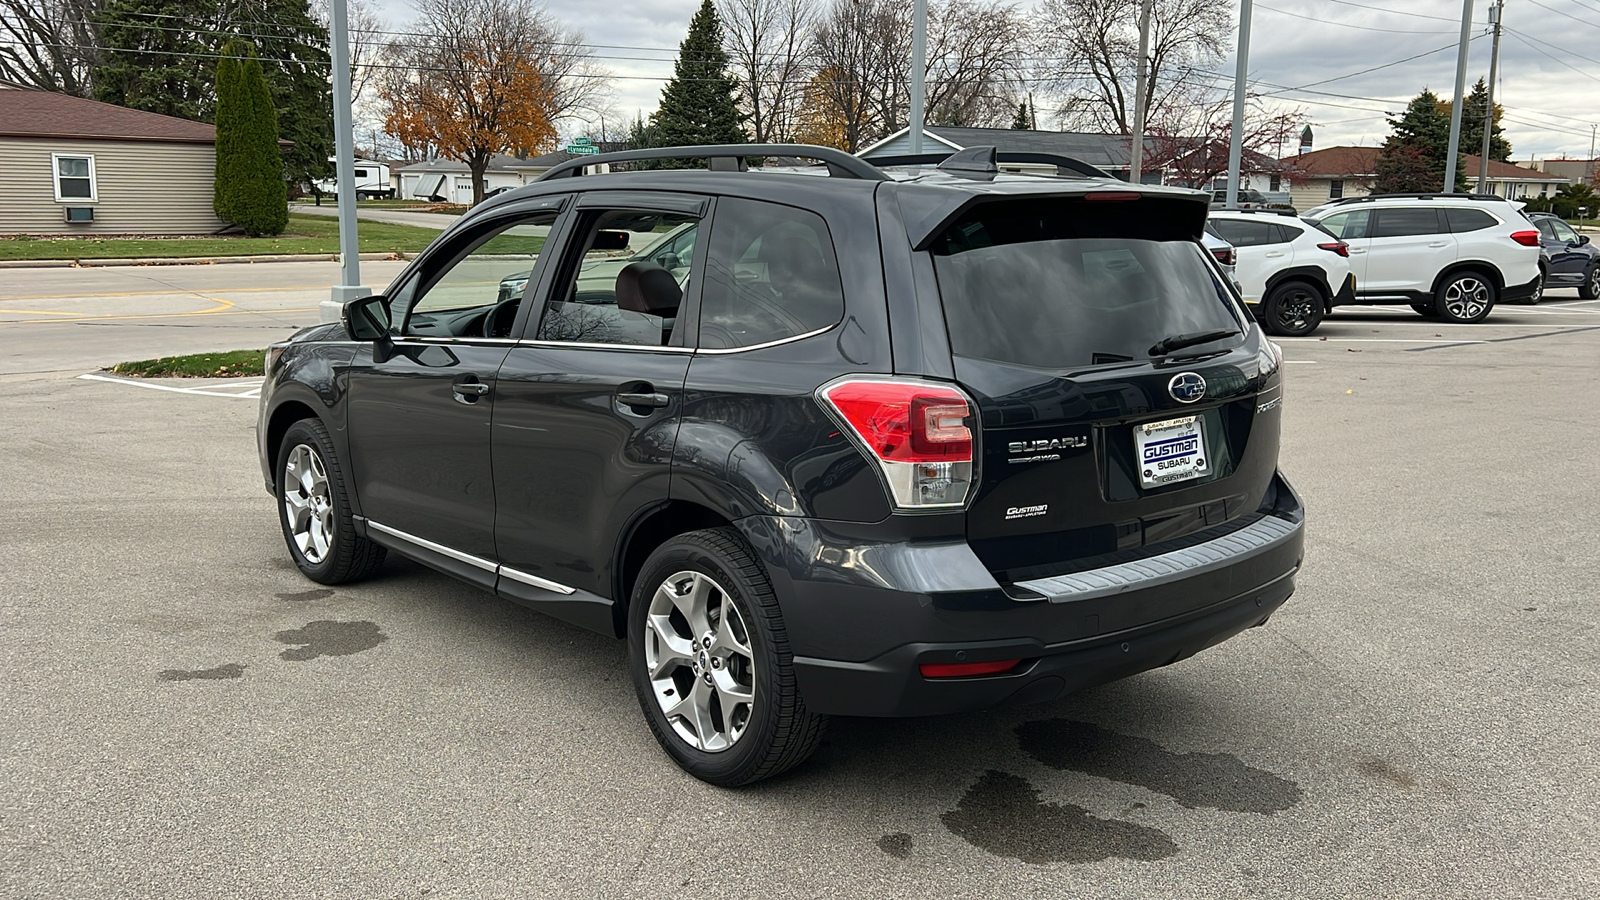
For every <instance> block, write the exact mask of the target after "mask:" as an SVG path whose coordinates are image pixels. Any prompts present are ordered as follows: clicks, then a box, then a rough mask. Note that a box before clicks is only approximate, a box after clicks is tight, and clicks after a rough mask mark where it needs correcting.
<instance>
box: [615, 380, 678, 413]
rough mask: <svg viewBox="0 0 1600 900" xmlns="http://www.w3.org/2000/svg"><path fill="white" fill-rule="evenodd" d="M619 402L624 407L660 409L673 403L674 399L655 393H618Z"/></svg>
mask: <svg viewBox="0 0 1600 900" xmlns="http://www.w3.org/2000/svg"><path fill="white" fill-rule="evenodd" d="M646 387H648V385H646ZM617 402H618V403H621V404H622V405H623V406H648V407H654V408H656V409H660V408H661V407H663V406H666V405H667V404H668V403H671V402H672V398H671V397H668V396H667V395H666V394H659V393H656V392H654V391H637V392H635V391H618V392H617Z"/></svg>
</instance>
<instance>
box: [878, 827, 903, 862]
mask: <svg viewBox="0 0 1600 900" xmlns="http://www.w3.org/2000/svg"><path fill="white" fill-rule="evenodd" d="M878 849H879V850H882V851H883V852H885V853H887V854H889V855H890V856H892V857H894V858H895V859H905V858H906V857H908V856H910V855H911V835H909V834H906V833H905V832H904V831H897V832H895V833H894V834H886V835H884V836H883V837H881V838H878Z"/></svg>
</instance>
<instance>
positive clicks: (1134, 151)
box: [1128, 0, 1155, 184]
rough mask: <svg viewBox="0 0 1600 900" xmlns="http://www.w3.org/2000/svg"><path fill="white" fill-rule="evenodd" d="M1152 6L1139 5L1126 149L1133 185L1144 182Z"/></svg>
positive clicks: (1149, 3) (1150, 3)
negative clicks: (1136, 68) (1130, 128)
mask: <svg viewBox="0 0 1600 900" xmlns="http://www.w3.org/2000/svg"><path fill="white" fill-rule="evenodd" d="M1153 5H1155V0H1144V2H1143V3H1141V4H1139V74H1138V76H1137V77H1136V78H1135V79H1134V91H1135V95H1134V98H1133V143H1132V146H1130V147H1129V148H1128V180H1129V181H1130V182H1132V183H1134V184H1138V183H1139V182H1141V181H1143V180H1144V119H1145V116H1147V115H1149V110H1147V109H1145V102H1144V95H1145V93H1146V90H1147V88H1146V83H1147V82H1148V81H1149V78H1150V7H1151V6H1153Z"/></svg>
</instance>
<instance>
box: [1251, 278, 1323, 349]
mask: <svg viewBox="0 0 1600 900" xmlns="http://www.w3.org/2000/svg"><path fill="white" fill-rule="evenodd" d="M1326 309H1327V303H1326V301H1324V300H1323V299H1322V294H1321V292H1319V291H1318V290H1317V289H1316V288H1315V287H1313V286H1312V285H1310V284H1308V283H1306V282H1304V281H1287V282H1284V283H1283V284H1280V285H1278V286H1277V287H1275V288H1273V289H1272V292H1271V293H1269V294H1267V299H1266V300H1265V301H1264V302H1263V303H1262V304H1261V324H1262V326H1263V327H1265V328H1266V329H1267V333H1268V334H1272V335H1278V336H1281V337H1304V336H1305V335H1308V334H1310V333H1311V332H1313V331H1316V330H1317V326H1318V325H1321V324H1322V316H1323V313H1324V311H1325V310H1326Z"/></svg>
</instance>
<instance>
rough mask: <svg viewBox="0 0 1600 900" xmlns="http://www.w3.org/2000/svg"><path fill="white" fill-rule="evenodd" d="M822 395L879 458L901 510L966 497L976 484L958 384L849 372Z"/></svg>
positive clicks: (958, 502)
mask: <svg viewBox="0 0 1600 900" xmlns="http://www.w3.org/2000/svg"><path fill="white" fill-rule="evenodd" d="M817 397H818V399H819V400H820V401H821V402H822V405H823V408H824V409H826V410H827V411H828V412H829V413H830V414H832V415H833V417H834V418H835V419H836V420H838V422H839V423H840V424H841V425H843V426H845V428H846V429H847V430H848V432H849V433H850V434H851V435H853V436H854V438H855V440H856V442H857V443H858V444H859V445H861V447H862V448H863V449H865V450H866V451H867V452H868V453H869V454H870V455H871V456H872V458H873V459H874V460H876V461H877V463H878V468H879V470H880V471H882V472H883V478H884V481H885V482H887V483H888V485H889V492H890V494H891V495H892V496H893V498H894V505H895V506H896V507H897V508H899V509H907V510H916V509H941V508H950V507H959V506H962V505H964V504H965V503H966V502H967V497H968V495H969V494H970V493H971V491H972V482H973V447H972V429H971V427H969V426H968V424H967V422H968V420H969V418H970V417H971V416H972V404H971V403H970V402H969V401H968V400H967V395H966V394H963V393H962V392H961V391H959V390H957V389H956V388H955V387H954V386H952V385H948V384H940V383H937V382H928V381H916V380H911V379H901V378H881V379H878V378H865V377H846V378H843V379H840V380H839V381H835V382H833V383H831V384H825V385H823V386H822V387H821V388H819V389H818V390H817Z"/></svg>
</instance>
